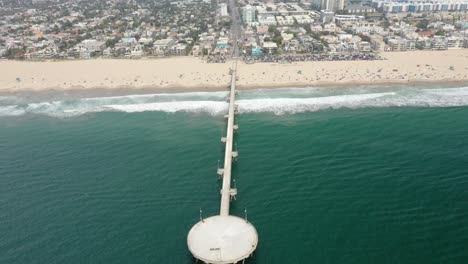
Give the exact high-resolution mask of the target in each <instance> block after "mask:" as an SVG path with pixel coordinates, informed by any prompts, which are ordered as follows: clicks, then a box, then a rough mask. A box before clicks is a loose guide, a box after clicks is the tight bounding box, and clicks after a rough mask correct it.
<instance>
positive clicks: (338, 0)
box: [320, 0, 344, 12]
mask: <svg viewBox="0 0 468 264" xmlns="http://www.w3.org/2000/svg"><path fill="white" fill-rule="evenodd" d="M320 8H321V9H323V10H327V11H333V12H336V11H341V10H344V0H322V2H321V5H320Z"/></svg>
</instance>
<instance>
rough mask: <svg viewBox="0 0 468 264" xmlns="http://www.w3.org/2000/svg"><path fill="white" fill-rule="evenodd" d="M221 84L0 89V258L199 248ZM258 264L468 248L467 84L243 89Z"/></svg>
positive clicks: (239, 172)
mask: <svg viewBox="0 0 468 264" xmlns="http://www.w3.org/2000/svg"><path fill="white" fill-rule="evenodd" d="M226 95H227V93H226V92H210V93H182V94H139V95H120V96H93V95H90V94H88V95H86V96H76V95H66V94H47V95H34V94H21V95H5V96H0V263H28V264H29V263H194V260H193V258H192V257H191V255H190V252H189V251H188V249H187V245H186V236H187V233H188V231H189V230H190V228H191V226H192V225H193V224H195V223H196V222H197V221H198V219H199V209H200V208H202V209H203V212H204V213H203V214H204V216H206V217H207V216H211V215H214V214H217V213H218V210H219V198H220V195H219V189H220V187H221V182H220V181H219V180H218V178H217V175H216V168H217V166H218V160H222V159H223V145H222V143H221V142H220V138H221V136H222V135H223V133H224V131H225V120H224V118H223V114H224V112H225V111H226V109H227V103H226V102H225V97H226ZM238 98H239V101H238V104H239V109H240V114H239V115H238V116H237V123H238V124H239V127H240V130H239V133H237V134H236V146H235V148H237V150H238V151H239V158H238V161H236V162H235V163H234V168H233V177H234V179H235V180H236V187H237V188H238V197H237V201H235V202H234V203H233V204H232V206H231V213H232V214H235V215H238V216H243V215H244V213H243V212H244V209H245V208H247V209H248V213H249V215H248V218H249V221H251V222H252V223H253V224H254V225H255V227H256V228H257V231H258V233H259V240H260V243H259V246H258V249H257V250H256V252H255V255H254V257H253V258H252V259H250V260H249V261H248V263H259V264H260V263H392V264H393V263H466V260H467V259H468V88H467V87H407V86H392V87H351V88H339V89H338V88H326V89H325V88H310V89H302V88H301V89H294V88H288V89H275V90H252V91H244V92H240V93H239V96H238Z"/></svg>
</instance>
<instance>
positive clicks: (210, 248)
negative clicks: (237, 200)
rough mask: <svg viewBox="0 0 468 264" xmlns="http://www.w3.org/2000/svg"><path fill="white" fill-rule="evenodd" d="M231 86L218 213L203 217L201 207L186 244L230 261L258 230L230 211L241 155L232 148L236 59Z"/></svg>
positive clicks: (250, 246)
mask: <svg viewBox="0 0 468 264" xmlns="http://www.w3.org/2000/svg"><path fill="white" fill-rule="evenodd" d="M231 74H232V76H231V86H230V92H229V109H228V114H227V115H226V117H227V130H226V137H222V138H221V141H222V142H224V143H225V147H226V150H225V153H224V168H218V170H217V173H218V174H219V175H220V176H221V177H222V180H223V184H222V188H221V205H220V209H219V215H216V216H212V217H208V218H206V219H203V218H202V216H201V211H200V221H199V222H198V223H196V224H195V225H194V226H193V227H192V229H190V232H189V234H188V236H187V244H188V248H189V250H190V252H191V253H192V254H193V256H194V257H195V258H196V259H198V260H201V261H203V262H205V263H213V264H227V263H238V262H240V261H245V259H247V258H248V257H249V256H251V255H252V253H253V252H254V251H255V249H256V248H257V244H258V234H257V230H256V229H255V227H254V226H253V225H252V224H251V223H250V222H249V221H247V217H246V219H242V218H240V217H238V216H232V215H229V207H230V202H231V197H235V195H236V194H237V190H236V189H232V188H231V181H232V179H231V178H232V177H231V176H232V159H233V157H234V158H235V157H237V156H238V152H237V150H236V151H233V149H232V146H233V143H234V130H235V129H236V130H237V129H239V127H238V126H237V125H234V119H235V114H236V80H237V62H236V61H234V63H233V67H232V69H231Z"/></svg>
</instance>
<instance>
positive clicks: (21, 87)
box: [0, 49, 468, 92]
mask: <svg viewBox="0 0 468 264" xmlns="http://www.w3.org/2000/svg"><path fill="white" fill-rule="evenodd" d="M381 55H382V56H384V57H385V58H386V60H382V61H316V62H297V63H290V64H278V63H255V64H245V63H239V65H238V73H239V81H238V86H239V88H240V89H252V88H259V87H305V86H325V85H345V84H378V83H386V84H391V83H421V82H440V83H445V82H464V81H466V82H468V49H462V50H447V51H413V52H386V53H382V54H381ZM230 66H231V64H230V63H224V64H210V63H206V62H204V61H203V60H202V59H201V58H194V57H177V58H162V59H140V60H125V59H92V60H77V61H57V62H55V61H50V62H33V61H0V72H1V74H0V92H20V91H43V90H52V89H53V90H87V89H96V88H103V89H116V88H125V89H140V90H141V89H144V88H151V89H160V90H164V91H204V90H224V89H226V88H227V86H228V83H229V80H230V75H229V67H230Z"/></svg>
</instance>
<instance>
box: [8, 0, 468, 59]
mask: <svg viewBox="0 0 468 264" xmlns="http://www.w3.org/2000/svg"><path fill="white" fill-rule="evenodd" d="M234 8H238V11H239V13H240V16H241V19H242V33H241V38H240V39H239V40H236V41H239V43H238V44H239V45H238V46H239V49H240V55H241V56H242V58H243V60H244V61H245V62H247V63H253V62H259V61H267V62H272V61H282V60H283V59H284V58H286V60H289V61H306V60H355V59H358V60H362V59H372V60H373V59H380V58H381V57H380V55H382V54H385V53H387V52H395V51H400V52H401V51H413V50H449V49H463V48H468V14H467V11H468V0H426V1H417V0H405V1H401V0H398V1H397V0H385V1H384V0H373V1H367V0H362V1H361V0H349V1H348V0H322V1H317V0H312V1H304V0H299V1H255V0H249V1H247V0H239V1H238V2H237V5H236V6H235V7H234ZM231 12H232V10H231V8H230V5H229V3H228V2H227V1H226V0H218V1H216V0H184V1H169V0H161V1H149V0H128V1H127V0H107V1H84V0H83V1H80V0H23V1H2V2H0V58H3V59H15V60H49V59H89V58H97V57H102V58H143V57H155V58H156V57H170V56H193V57H203V58H206V59H207V60H208V61H209V62H225V61H226V58H228V57H230V56H231V54H232V52H233V50H232V47H233V46H234V45H233V43H232V42H233V39H232V38H231V32H230V31H231V26H232V23H233V21H232V16H231V15H230V14H231ZM378 54H380V55H378ZM384 56H385V55H384Z"/></svg>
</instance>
